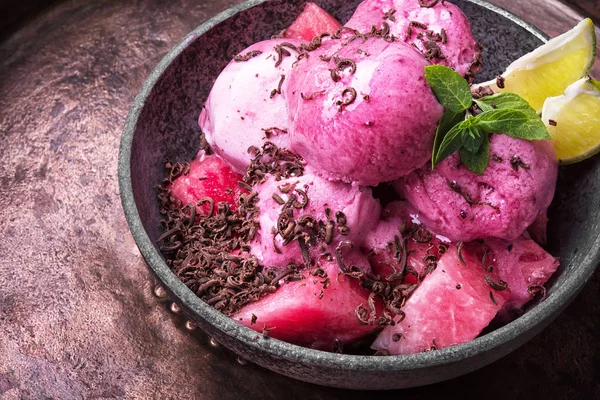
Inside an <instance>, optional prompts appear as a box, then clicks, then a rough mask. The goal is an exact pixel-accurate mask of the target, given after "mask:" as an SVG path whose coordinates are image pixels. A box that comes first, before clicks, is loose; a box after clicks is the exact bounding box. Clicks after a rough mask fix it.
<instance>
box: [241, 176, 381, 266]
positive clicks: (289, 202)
mask: <svg viewBox="0 0 600 400" xmlns="http://www.w3.org/2000/svg"><path fill="white" fill-rule="evenodd" d="M255 190H256V192H257V193H258V197H259V200H258V204H257V207H258V208H259V210H260V216H259V222H260V230H259V231H258V232H257V234H256V236H255V238H254V240H253V242H252V243H251V248H252V254H254V255H255V256H256V258H257V259H258V260H259V261H260V262H261V264H263V265H265V266H266V267H281V268H284V267H285V266H286V265H288V264H290V263H294V264H305V263H306V260H305V257H306V256H310V257H311V258H312V259H313V260H314V259H315V257H318V255H319V254H322V253H325V252H329V253H330V254H334V252H335V248H336V247H337V246H338V245H339V244H340V242H344V241H345V242H351V243H353V244H355V245H356V246H358V245H360V243H362V240H363V239H364V237H365V235H366V234H367V232H369V231H370V229H371V227H372V226H373V225H374V224H375V223H376V222H377V219H378V218H379V213H380V212H381V206H380V205H379V202H378V201H377V200H375V199H374V198H373V196H372V194H371V190H370V189H369V188H366V187H359V186H358V185H350V184H346V183H342V182H330V181H328V180H326V179H323V178H321V177H319V176H317V175H315V174H314V173H313V172H312V171H311V170H310V169H307V170H305V173H304V175H302V176H300V177H297V178H288V179H282V180H280V181H277V180H275V178H274V177H270V178H269V179H268V180H267V181H266V182H265V183H262V184H260V185H257V186H256V187H255ZM303 247H304V249H303ZM303 252H304V253H303Z"/></svg>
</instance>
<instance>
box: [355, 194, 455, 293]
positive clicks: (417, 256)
mask: <svg viewBox="0 0 600 400" xmlns="http://www.w3.org/2000/svg"><path fill="white" fill-rule="evenodd" d="M416 217H417V213H416V211H415V210H414V209H413V208H412V207H411V205H410V204H409V203H407V202H405V201H394V202H392V203H390V204H388V206H387V207H386V208H385V209H384V210H383V212H382V219H381V221H379V223H378V225H377V226H376V227H375V229H373V230H372V231H371V232H370V233H369V234H368V235H367V237H366V238H365V242H364V244H363V246H362V250H363V253H364V254H367V255H368V256H369V262H370V264H371V268H372V270H373V273H374V274H376V275H381V276H382V277H383V278H384V279H385V277H387V276H389V275H391V274H393V273H395V271H399V270H402V254H401V252H400V253H399V254H396V252H397V251H398V249H397V247H401V248H402V247H405V251H406V268H407V270H408V271H410V272H409V273H407V274H406V275H405V277H404V281H403V282H397V283H416V282H418V278H417V276H420V277H421V278H422V277H423V276H424V274H426V270H427V266H428V265H429V264H431V263H435V261H436V260H438V259H439V258H440V257H441V255H442V254H443V252H444V251H445V250H446V248H447V247H448V245H446V244H444V243H442V241H441V240H440V239H439V238H438V237H437V236H436V235H435V234H433V233H431V232H430V231H429V230H428V229H426V228H425V227H424V226H422V225H420V224H418V223H417V220H416ZM402 225H404V226H405V229H406V231H407V233H406V234H405V237H403V236H402V234H401V233H400V227H401V226H402ZM397 256H400V257H397Z"/></svg>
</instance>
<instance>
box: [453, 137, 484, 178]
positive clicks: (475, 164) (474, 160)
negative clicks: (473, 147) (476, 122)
mask: <svg viewBox="0 0 600 400" xmlns="http://www.w3.org/2000/svg"><path fill="white" fill-rule="evenodd" d="M481 136H482V142H481V146H480V147H479V149H478V150H477V152H475V153H471V152H469V151H467V149H466V148H464V147H463V148H461V149H460V150H459V154H460V160H461V161H462V163H463V164H464V165H465V167H467V168H468V169H470V170H471V171H473V172H475V173H476V174H478V175H483V172H484V171H485V169H486V168H487V166H488V163H489V162H490V137H489V135H488V134H487V133H484V134H482V135H481Z"/></svg>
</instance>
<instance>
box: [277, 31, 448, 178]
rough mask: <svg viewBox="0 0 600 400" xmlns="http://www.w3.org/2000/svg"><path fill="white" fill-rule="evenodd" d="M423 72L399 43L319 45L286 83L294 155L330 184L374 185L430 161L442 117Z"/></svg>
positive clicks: (424, 63)
mask: <svg viewBox="0 0 600 400" xmlns="http://www.w3.org/2000/svg"><path fill="white" fill-rule="evenodd" d="M340 41H342V42H350V43H348V44H347V45H345V46H340ZM427 65H429V62H427V61H426V60H425V59H424V58H423V57H422V56H421V55H420V54H419V52H418V51H417V50H416V49H414V48H413V47H412V46H409V45H407V44H405V43H402V42H392V43H390V42H388V41H386V40H383V39H380V38H369V39H362V38H360V39H356V40H349V39H340V40H330V41H326V42H324V43H323V45H322V46H321V48H320V49H319V51H318V52H316V53H314V54H310V56H309V57H308V58H304V59H302V60H300V61H299V62H298V65H297V66H296V67H295V68H294V70H293V72H292V74H290V78H289V81H288V82H287V85H288V86H287V90H286V92H285V96H286V100H287V104H288V111H289V118H290V122H289V132H290V139H291V146H292V149H293V150H295V151H296V152H297V153H298V154H300V155H301V156H302V157H303V158H304V159H305V160H306V161H307V163H308V164H309V165H311V166H312V167H313V168H315V170H316V171H317V173H318V174H320V175H321V176H324V177H326V178H328V179H333V180H342V181H345V182H357V183H358V184H360V185H376V184H378V183H380V182H384V181H390V180H394V179H397V178H399V177H401V176H404V175H406V174H408V173H410V172H411V171H413V170H414V169H416V168H418V167H419V166H421V165H422V164H423V163H424V162H425V161H426V160H427V159H428V158H429V157H430V156H431V148H432V145H433V137H434V134H435V130H436V127H437V123H438V121H439V119H440V118H441V116H442V113H443V108H442V106H441V105H440V104H439V103H438V102H437V100H436V99H435V97H434V95H433V93H432V91H431V89H430V87H429V86H428V84H427V82H426V80H425V76H424V68H425V66H427Z"/></svg>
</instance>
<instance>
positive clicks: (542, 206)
mask: <svg viewBox="0 0 600 400" xmlns="http://www.w3.org/2000/svg"><path fill="white" fill-rule="evenodd" d="M490 153H491V158H490V162H489V165H488V167H487V169H486V170H485V172H484V173H483V175H477V174H476V173H474V172H471V171H469V170H468V169H467V168H465V167H464V166H461V165H460V158H459V157H458V154H453V155H452V156H450V157H448V158H446V159H445V160H443V161H442V162H440V163H439V164H438V165H437V166H436V168H435V169H434V170H432V169H431V166H430V165H429V164H427V165H425V166H424V167H423V168H421V169H419V170H417V171H415V172H413V173H412V174H410V175H409V176H406V177H404V178H401V179H399V180H398V181H396V182H395V183H394V186H395V187H396V189H397V190H398V192H399V193H400V194H401V195H403V196H404V197H405V198H406V199H407V200H408V201H409V202H410V203H411V204H412V205H413V206H414V207H415V208H416V209H417V210H418V211H419V213H420V218H421V222H423V223H424V224H425V225H426V226H428V227H430V228H431V229H433V230H434V231H435V232H436V233H439V234H441V235H444V236H446V237H448V238H449V239H451V240H453V241H465V242H468V241H471V240H473V239H477V238H486V237H495V238H500V239H505V240H514V239H516V238H518V237H519V236H521V234H522V233H523V231H524V230H525V229H526V228H527V227H528V226H529V225H530V224H531V223H532V222H533V221H534V220H535V219H536V218H537V217H538V216H539V215H540V213H542V212H544V211H545V210H546V208H547V207H548V206H549V205H550V203H551V201H552V198H553V196H554V189H555V187H556V178H557V174H558V164H557V160H556V154H555V152H554V148H553V147H552V144H551V143H550V142H549V141H526V140H521V139H515V138H512V137H510V136H508V135H498V134H495V135H492V136H491V138H490Z"/></svg>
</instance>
